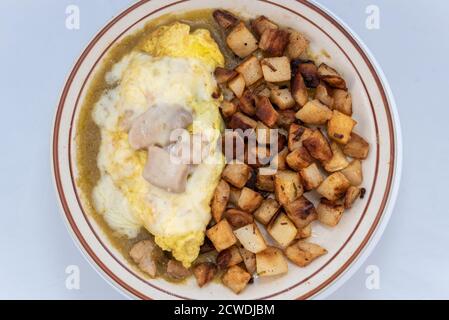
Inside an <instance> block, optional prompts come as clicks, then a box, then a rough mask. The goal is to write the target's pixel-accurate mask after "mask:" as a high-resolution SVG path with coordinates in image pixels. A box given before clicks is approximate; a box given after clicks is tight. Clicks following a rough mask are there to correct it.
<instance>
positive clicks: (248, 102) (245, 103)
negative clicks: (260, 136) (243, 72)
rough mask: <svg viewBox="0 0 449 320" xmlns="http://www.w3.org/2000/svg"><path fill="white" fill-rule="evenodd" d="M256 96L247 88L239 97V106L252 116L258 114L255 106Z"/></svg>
mask: <svg viewBox="0 0 449 320" xmlns="http://www.w3.org/2000/svg"><path fill="white" fill-rule="evenodd" d="M254 99H255V97H254V95H253V93H252V92H251V90H245V92H243V94H242V96H241V97H240V98H239V104H238V108H239V110H240V111H242V112H243V113H245V114H247V115H248V116H250V117H252V116H254V115H255V114H256V107H255V106H254V101H255V100H254Z"/></svg>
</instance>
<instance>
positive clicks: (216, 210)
mask: <svg viewBox="0 0 449 320" xmlns="http://www.w3.org/2000/svg"><path fill="white" fill-rule="evenodd" d="M230 193H231V188H230V187H229V184H228V183H227V182H226V181H224V180H223V179H222V180H220V182H219V183H218V185H217V188H216V189H215V192H214V196H213V198H212V204H211V211H212V217H214V220H215V222H219V221H220V220H221V218H222V216H223V212H224V211H225V210H226V206H227V205H228V201H229V195H230Z"/></svg>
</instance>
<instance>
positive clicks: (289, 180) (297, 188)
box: [274, 170, 303, 206]
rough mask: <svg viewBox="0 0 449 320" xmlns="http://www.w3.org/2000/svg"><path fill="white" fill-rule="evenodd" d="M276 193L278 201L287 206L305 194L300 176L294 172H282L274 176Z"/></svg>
mask: <svg viewBox="0 0 449 320" xmlns="http://www.w3.org/2000/svg"><path fill="white" fill-rule="evenodd" d="M274 193H275V196H276V199H277V201H278V202H279V203H280V204H282V205H284V206H285V205H287V204H289V203H290V202H292V201H295V200H296V199H298V198H299V197H300V196H301V195H302V194H303V189H302V184H301V180H300V177H299V174H298V173H297V172H294V171H288V170H281V171H278V172H277V173H276V175H275V176H274Z"/></svg>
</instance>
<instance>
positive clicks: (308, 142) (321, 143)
mask: <svg viewBox="0 0 449 320" xmlns="http://www.w3.org/2000/svg"><path fill="white" fill-rule="evenodd" d="M302 144H303V145H304V147H306V149H307V151H309V153H310V155H311V156H312V157H314V158H315V159H317V160H320V161H322V162H326V161H329V160H330V159H332V149H331V147H330V145H329V141H327V139H326V137H324V135H323V134H322V133H321V130H319V129H316V130H313V132H312V133H311V134H310V135H309V136H308V137H307V138H306V139H304V140H303V141H302Z"/></svg>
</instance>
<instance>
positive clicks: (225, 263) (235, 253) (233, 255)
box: [216, 246, 243, 269]
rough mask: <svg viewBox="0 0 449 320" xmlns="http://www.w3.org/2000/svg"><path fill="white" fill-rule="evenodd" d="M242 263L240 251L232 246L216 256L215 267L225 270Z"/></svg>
mask: <svg viewBox="0 0 449 320" xmlns="http://www.w3.org/2000/svg"><path fill="white" fill-rule="evenodd" d="M242 261H243V258H242V256H241V255H240V251H239V249H238V248H237V247H236V246H232V247H230V248H228V249H226V250H223V251H221V252H220V253H219V254H218V256H217V261H216V262H217V266H218V267H219V268H220V269H226V268H229V267H232V266H235V265H237V264H239V263H240V262H242Z"/></svg>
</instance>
